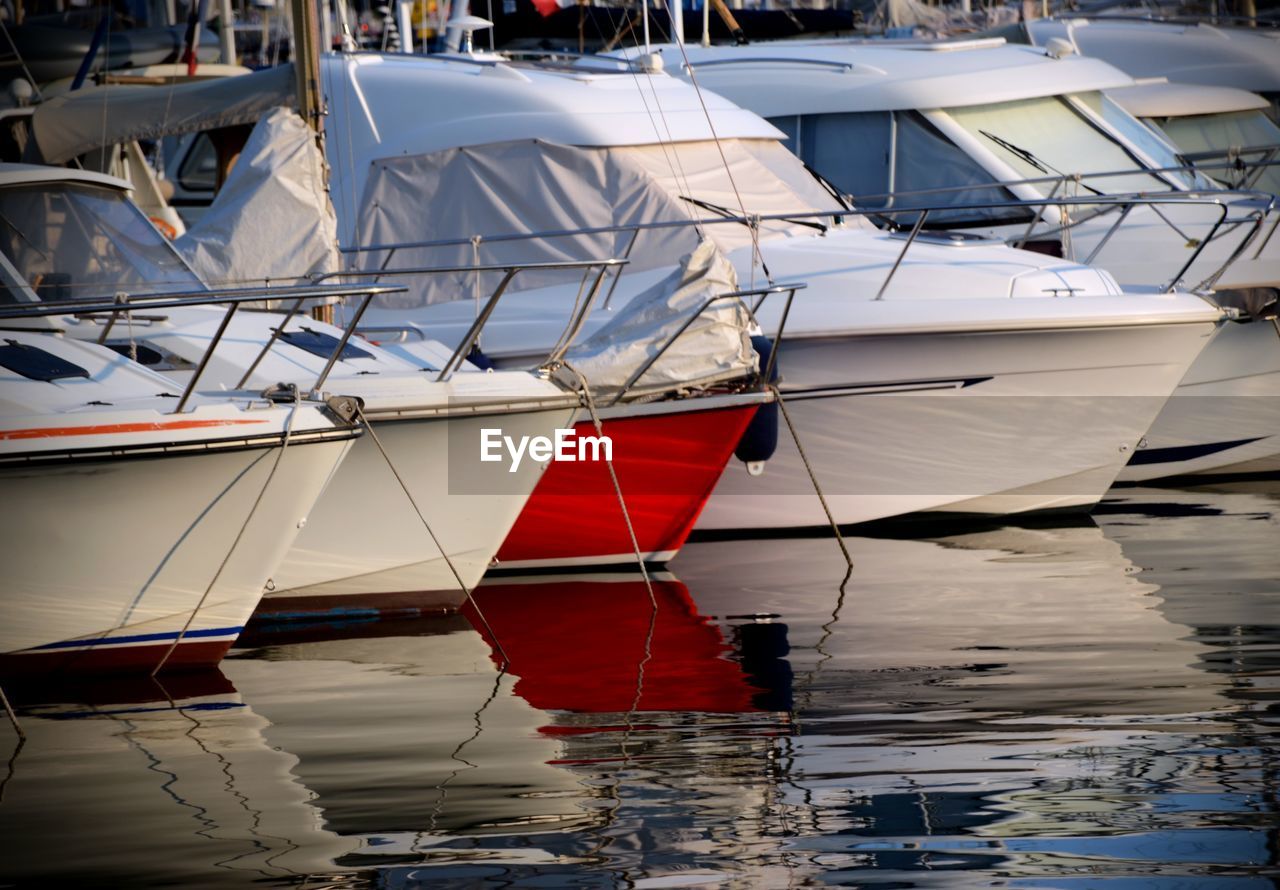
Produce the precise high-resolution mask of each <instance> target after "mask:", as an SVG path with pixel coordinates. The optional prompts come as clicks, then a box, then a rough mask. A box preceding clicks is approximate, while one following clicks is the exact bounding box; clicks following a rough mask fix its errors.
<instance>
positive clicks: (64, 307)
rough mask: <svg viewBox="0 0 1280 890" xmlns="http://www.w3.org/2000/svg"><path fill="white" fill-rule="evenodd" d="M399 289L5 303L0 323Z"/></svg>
mask: <svg viewBox="0 0 1280 890" xmlns="http://www.w3.org/2000/svg"><path fill="white" fill-rule="evenodd" d="M406 290H407V288H406V287H404V286H403V285H385V284H376V285H369V284H365V285H357V286H352V285H341V286H329V287H312V286H309V285H299V286H290V287H251V288H213V289H210V290H201V291H170V292H168V293H155V292H148V293H127V292H122V293H119V294H116V295H115V297H113V298H108V297H91V298H77V299H73V300H57V301H55V302H43V301H41V302H34V303H7V304H0V319H13V318H48V317H49V316H53V315H98V314H100V313H103V312H127V311H132V310H134V309H177V308H181V307H184V306H200V305H206V304H209V305H227V304H228V303H231V304H237V305H238V304H242V303H252V302H257V301H259V300H263V299H271V300H287V299H291V298H292V299H304V300H307V299H317V300H318V299H326V298H333V297H349V296H355V295H357V294H366V293H372V294H373V295H374V296H379V295H381V294H398V293H404V291H406Z"/></svg>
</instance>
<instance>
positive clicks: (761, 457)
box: [733, 334, 778, 476]
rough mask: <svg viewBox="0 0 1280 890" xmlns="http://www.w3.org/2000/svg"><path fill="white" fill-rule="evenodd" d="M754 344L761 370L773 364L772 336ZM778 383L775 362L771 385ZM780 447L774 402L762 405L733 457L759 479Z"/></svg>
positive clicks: (759, 337)
mask: <svg viewBox="0 0 1280 890" xmlns="http://www.w3.org/2000/svg"><path fill="white" fill-rule="evenodd" d="M751 345H752V346H754V347H755V350H756V353H757V354H759V356H760V367H761V368H764V367H765V366H767V365H768V364H769V355H770V353H772V352H773V343H772V342H771V341H770V340H769V338H768V337H765V336H763V335H760V334H756V335H754V336H752V338H751ZM777 381H778V366H777V363H774V366H773V370H772V372H771V373H770V374H769V380H768V381H766V382H767V383H776V382H777ZM777 448H778V403H777V402H770V403H769V404H767V405H761V406H760V410H759V411H757V412H756V416H755V417H753V418H752V419H751V423H750V424H748V425H747V429H746V431H745V432H743V434H742V438H741V439H739V440H738V447H737V448H735V449H734V451H733V455H734V457H736V458H737V459H738V460H740V461H742V462H743V463H745V464H746V465H747V472H748V473H750V474H751V475H752V476H759V475H760V474H761V473H762V472H764V462H765V461H767V460H768V459H769V458H771V457H773V452H774V451H776V450H777Z"/></svg>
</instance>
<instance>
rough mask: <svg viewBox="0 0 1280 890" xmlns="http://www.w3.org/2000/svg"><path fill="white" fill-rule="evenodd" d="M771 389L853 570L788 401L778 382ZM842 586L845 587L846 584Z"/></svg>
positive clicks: (846, 560) (850, 563) (833, 530)
mask: <svg viewBox="0 0 1280 890" xmlns="http://www.w3.org/2000/svg"><path fill="white" fill-rule="evenodd" d="M769 390H770V391H771V392H772V393H773V397H774V398H775V399H777V400H778V410H779V411H781V412H782V419H783V420H785V421H786V422H787V429H788V430H790V431H791V438H792V440H793V441H794V442H795V443H796V451H798V452H800V460H801V462H803V463H804V468H805V472H807V473H808V474H809V481H810V482H811V483H813V491H814V493H815V494H816V495H817V496H818V502H819V503H820V504H822V512H824V513H826V514H827V522H829V523H830V524H831V531H832V533H833V534H834V535H835V536H836V543H837V544H839V545H840V552H841V553H843V554H844V561H845V563H847V564H848V566H849V569H850V571H852V570H853V557H852V556H850V555H849V548H848V547H846V546H845V543H844V535H842V534H840V525H839V523H837V522H836V518H835V516H834V515H833V514H832V512H831V507H829V506H828V505H827V498H826V495H824V494H823V493H822V486H821V485H819V484H818V477H817V474H815V473H814V472H813V465H812V464H810V463H809V456H808V455H807V454H805V453H804V446H803V445H801V444H800V435H799V433H797V432H796V427H795V424H793V423H792V422H791V415H790V414H789V413H788V412H787V403H786V402H785V401H783V398H782V393H781V392H779V391H778V387H777V385H776V384H772V383H771V384H769ZM848 580H849V576H848V575H845V582H846V583H848ZM840 586H841V588H843V587H844V584H841V585H840Z"/></svg>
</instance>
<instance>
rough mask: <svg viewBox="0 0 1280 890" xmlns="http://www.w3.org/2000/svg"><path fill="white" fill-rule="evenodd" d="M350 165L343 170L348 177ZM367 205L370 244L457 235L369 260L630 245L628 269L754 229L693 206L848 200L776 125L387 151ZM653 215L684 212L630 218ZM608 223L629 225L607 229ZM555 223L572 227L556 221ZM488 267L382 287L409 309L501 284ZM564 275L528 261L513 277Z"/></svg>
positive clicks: (364, 240)
mask: <svg viewBox="0 0 1280 890" xmlns="http://www.w3.org/2000/svg"><path fill="white" fill-rule="evenodd" d="M726 166H727V168H728V171H729V173H731V174H732V178H730V175H729V173H727V172H726ZM341 172H342V171H335V174H336V175H337V177H338V179H340V178H341ZM335 188H341V184H340V182H338V181H335ZM688 198H694V199H697V200H698V201H700V202H703V203H702V204H701V205H699V204H695V203H693V202H692V201H690V200H687V199H688ZM359 206H360V219H359V220H358V225H357V227H356V229H355V231H356V232H357V240H358V244H359V245H360V246H363V247H368V248H373V247H380V246H382V245H387V246H390V245H395V244H420V243H422V242H437V241H445V240H450V241H453V242H455V243H452V244H446V245H433V246H431V247H408V246H406V247H399V248H396V249H394V250H382V249H374V250H366V251H364V252H362V253H359V254H357V255H356V256H357V257H358V260H357V261H356V264H357V266H358V267H359V268H362V269H374V268H383V267H385V268H412V267H425V266H458V265H470V264H476V263H508V262H510V263H535V262H554V261H566V260H589V259H600V258H603V257H623V256H626V257H627V258H628V259H629V260H630V265H629V266H628V268H627V272H626V273H625V274H631V273H633V272H636V271H642V270H645V269H657V268H667V267H670V266H671V265H672V264H673V263H674V261H675V258H676V257H679V256H682V255H684V254H688V253H691V252H693V250H694V249H695V248H696V247H697V246H698V244H699V243H700V242H701V241H702V239H703V237H704V236H705V237H707V238H710V239H711V240H712V241H714V242H715V244H716V246H718V247H719V248H720V249H721V250H722V251H725V252H729V251H733V250H736V249H738V248H741V247H744V246H748V245H750V243H751V230H750V229H749V228H748V226H746V225H745V224H743V223H741V222H723V223H717V224H708V225H704V226H702V227H701V229H702V230H701V231H699V229H698V228H695V227H694V226H691V225H688V224H687V223H688V221H689V220H691V219H710V218H716V217H719V216H723V215H725V214H726V213H728V214H730V215H733V216H740V215H742V208H743V207H745V209H746V212H747V214H748V215H752V214H773V213H800V212H803V211H806V210H822V211H833V210H839V209H840V205H839V203H838V202H837V201H836V199H835V198H834V197H832V196H831V195H830V194H828V193H827V191H826V190H825V189H823V188H822V186H821V185H820V184H819V183H818V182H817V181H816V180H815V179H814V178H813V177H812V176H811V175H810V174H809V173H808V172H807V171H806V170H805V169H804V167H803V165H802V164H801V163H800V161H799V160H798V159H797V158H796V157H795V156H794V155H792V154H791V153H790V152H789V151H788V150H787V149H786V148H785V147H783V145H782V144H781V143H779V142H775V141H773V140H767V139H724V140H720V142H719V143H716V142H713V141H705V142H684V143H674V144H656V145H627V146H608V147H587V148H584V147H578V146H571V145H560V144H556V143H550V142H544V141H541V140H520V141H512V142H498V143H491V144H488V145H480V146H469V147H464V148H450V149H446V150H444V151H439V152H433V153H431V154H424V155H408V156H400V157H390V158H382V159H379V160H375V161H373V165H372V170H371V171H370V173H369V178H368V181H367V184H366V187H365V192H364V195H363V197H362V199H361V201H360V204H359ZM717 208H723V210H719V209H717ZM827 221H828V222H829V220H827ZM642 223H684V225H680V226H673V227H670V228H647V229H640V230H635V229H627V228H626V227H627V226H634V225H637V224H642ZM609 227H622V228H621V229H620V230H616V231H603V232H602V231H599V229H601V228H609ZM584 229H585V230H588V231H587V232H585V233H584V232H583V231H582V230H584ZM593 229H594V230H596V231H591V230H593ZM556 231H560V232H565V233H566V234H562V235H553V234H548V233H550V232H556ZM535 233H539V234H538V237H532V238H521V239H518V240H503V239H504V236H512V235H516V236H521V235H531V234H535ZM813 234H815V231H814V229H813V228H812V227H809V226H804V225H800V224H797V223H795V222H787V221H772V222H763V223H761V225H760V237H761V238H774V237H788V236H794V235H813ZM477 236H478V240H473V239H476V238H477ZM633 236H634V238H635V241H634V243H632V238H633ZM575 276H576V277H580V276H581V273H575ZM479 277H480V278H481V280H480V281H479V282H477V281H476V278H477V276H475V275H474V274H471V275H468V274H458V275H431V276H413V278H412V279H405V280H404V283H405V284H407V285H408V286H409V291H408V292H407V293H405V294H398V295H393V296H390V297H386V298H380V299H382V300H384V302H383V305H385V306H387V307H388V308H400V309H408V308H416V307H420V306H424V305H428V304H431V303H440V302H447V301H450V300H457V299H464V298H465V299H471V298H473V296H474V295H475V293H476V292H479V293H483V294H487V293H490V292H492V290H493V288H494V287H495V286H496V283H497V275H496V273H495V274H494V275H492V276H479ZM564 280H565V279H562V278H558V277H555V274H553V273H545V272H544V273H531V272H522V273H520V274H519V275H518V276H517V277H516V278H515V280H514V281H513V282H512V288H513V289H527V288H531V287H543V286H547V285H550V284H554V283H560V282H562V281H564Z"/></svg>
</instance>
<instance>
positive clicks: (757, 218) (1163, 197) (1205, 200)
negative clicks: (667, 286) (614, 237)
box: [335, 177, 1275, 275]
mask: <svg viewBox="0 0 1280 890" xmlns="http://www.w3.org/2000/svg"><path fill="white" fill-rule="evenodd" d="M1057 178H1058V177H1052V179H1057ZM986 185H987V186H989V185H993V184H986ZM973 188H974V187H972V186H969V187H961V188H960V189H953V188H951V187H947V188H946V189H937V190H934V189H929V190H924V191H922V192H921V194H926V193H928V192H930V191H943V190H945V191H953V190H973ZM897 194H898V195H903V194H909V193H907V192H898V193H897ZM1223 196H1234V197H1242V196H1247V197H1251V198H1255V199H1259V200H1268V201H1274V200H1275V196H1274V195H1271V194H1269V193H1266V192H1252V191H1229V190H1226V189H1206V190H1203V191H1201V192H1195V193H1190V192H1174V191H1169V192H1160V193H1159V194H1149V193H1146V192H1131V193H1126V194H1116V195H1090V196H1088V197H1078V198H1040V199H1025V200H1023V199H1015V200H1013V201H982V202H966V203H964V204H938V205H920V206H916V207H909V208H903V209H902V210H900V211H899V210H895V211H894V212H901V213H914V212H916V211H919V210H925V209H928V210H982V209H990V208H996V207H1026V208H1034V207H1041V206H1048V207H1066V206H1095V205H1102V206H1110V205H1117V206H1123V205H1126V204H1175V205H1185V204H1224V203H1225V201H1224V198H1223ZM872 197H875V196H872ZM889 212H890V211H888V210H884V209H880V208H875V209H862V208H856V207H855V208H851V209H845V208H842V209H839V210H813V209H811V208H806V209H803V210H795V211H789V212H784V213H757V214H748V215H746V216H739V215H730V216H708V217H699V218H689V219H679V220H659V221H655V222H645V223H625V224H617V225H607V226H584V227H582V228H579V229H540V230H538V231H534V232H512V233H506V234H499V235H475V236H468V237H465V238H437V239H428V240H422V241H394V242H387V243H384V244H363V245H358V246H350V245H348V246H344V247H339V248H338V249H339V251H340V252H342V253H345V254H361V253H377V252H379V251H384V250H386V251H394V250H415V249H421V248H434V247H458V246H461V245H471V244H474V243H476V242H477V240H478V241H479V242H480V243H482V244H499V243H504V242H508V241H530V240H538V239H546V238H567V237H571V236H574V235H605V234H609V233H611V232H632V231H642V230H643V231H647V230H654V229H679V228H690V227H694V228H697V227H701V226H709V225H726V224H734V225H751V224H752V223H753V222H760V223H764V222H788V221H793V220H796V219H827V218H832V219H835V218H838V217H845V216H863V217H874V216H884V215H886V214H887V213H889ZM495 266H496V267H498V268H506V266H502V265H501V264H495ZM355 274H362V275H375V274H387V271H384V270H375V269H368V270H352V271H349V272H342V273H335V275H355Z"/></svg>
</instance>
